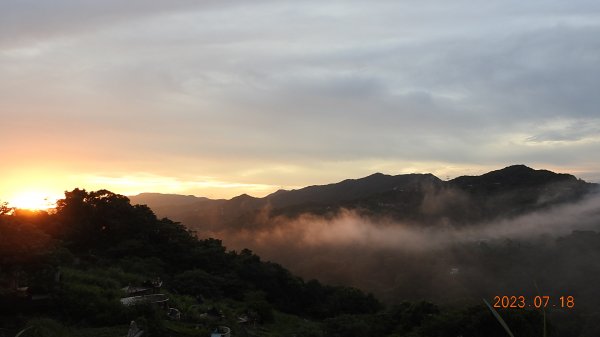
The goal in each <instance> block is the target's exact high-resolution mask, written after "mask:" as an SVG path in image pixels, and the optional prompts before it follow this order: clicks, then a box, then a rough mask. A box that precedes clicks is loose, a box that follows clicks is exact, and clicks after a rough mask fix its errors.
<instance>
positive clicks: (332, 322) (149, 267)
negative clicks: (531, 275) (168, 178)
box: [0, 189, 543, 337]
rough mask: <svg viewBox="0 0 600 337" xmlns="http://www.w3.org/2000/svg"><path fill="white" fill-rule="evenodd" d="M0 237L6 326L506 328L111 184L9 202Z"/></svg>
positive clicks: (383, 332)
mask: <svg viewBox="0 0 600 337" xmlns="http://www.w3.org/2000/svg"><path fill="white" fill-rule="evenodd" d="M0 237H1V238H2V240H1V241H0V303H1V305H0V309H1V310H2V314H1V316H0V327H1V329H0V336H11V337H12V336H15V335H17V334H19V333H20V335H19V336H22V337H25V336H125V335H127V333H128V331H131V330H130V322H131V321H132V320H133V321H135V322H136V323H135V324H136V325H137V326H138V328H140V329H141V330H143V331H144V335H146V336H208V335H209V334H210V331H213V330H214V329H215V328H218V327H219V326H227V327H229V329H231V333H232V335H233V336H309V337H310V336H375V335H378V336H403V335H412V336H433V335H436V336H455V335H456V334H457V333H460V334H462V335H463V336H480V335H481V333H482V332H485V335H487V336H503V335H504V332H503V330H502V328H501V326H500V325H499V323H498V322H497V321H496V319H495V318H494V317H493V316H492V315H491V313H490V312H489V311H488V309H487V308H485V307H484V306H483V305H475V306H466V307H439V306H437V305H435V304H432V303H428V302H412V303H410V302H404V303H401V304H398V305H395V306H392V307H384V306H383V305H382V304H381V303H380V302H379V301H378V300H377V299H375V298H374V297H373V296H372V295H367V294H365V293H363V292H361V291H360V290H357V289H354V288H348V287H342V286H327V285H323V284H321V283H320V282H318V281H315V280H311V281H305V280H303V279H301V278H299V277H296V276H294V275H292V274H291V273H290V272H288V271H287V270H286V269H285V268H283V267H282V266H280V265H278V264H275V263H271V262H266V261H262V260H261V259H260V257H258V256H257V255H255V254H253V253H252V252H251V251H250V250H247V249H245V250H241V251H231V250H230V251H228V250H227V249H226V248H225V247H224V246H223V245H222V243H221V241H220V240H217V239H212V238H207V239H197V238H196V237H195V236H194V235H193V233H192V232H190V231H189V230H188V229H186V228H185V227H184V226H182V225H181V224H178V223H175V222H173V221H171V220H169V219H158V218H157V217H156V216H155V215H154V213H153V212H152V211H151V210H150V209H149V208H148V207H147V206H140V205H131V203H130V202H129V199H128V198H126V197H124V196H122V195H118V194H114V193H111V192H109V191H106V190H101V191H97V192H87V191H85V190H79V189H75V190H73V191H70V192H66V193H65V198H64V199H62V200H60V201H59V202H58V204H57V207H56V209H53V210H50V211H49V212H31V211H25V210H14V209H11V208H10V207H7V205H5V204H4V205H3V207H2V211H1V214H0ZM148 291H149V292H151V293H152V295H149V294H147V293H144V292H148ZM136 292H138V293H136ZM140 294H141V295H140ZM133 295H137V296H133ZM148 296H149V297H148ZM136 298H137V299H136ZM140 298H141V299H143V300H140ZM151 299H154V300H151ZM158 299H160V300H158ZM151 302H155V303H154V304H151ZM131 303H135V304H131ZM502 314H503V316H504V319H505V320H507V322H508V323H509V324H510V325H511V326H512V327H513V329H514V330H515V331H519V332H521V334H522V335H528V336H533V335H540V333H541V329H542V326H543V325H542V320H541V315H540V312H539V311H535V310H522V311H514V310H513V311H504V312H502Z"/></svg>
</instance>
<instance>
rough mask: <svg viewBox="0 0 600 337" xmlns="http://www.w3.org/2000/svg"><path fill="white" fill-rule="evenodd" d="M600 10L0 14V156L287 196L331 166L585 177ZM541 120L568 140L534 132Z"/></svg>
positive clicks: (45, 8)
mask: <svg viewBox="0 0 600 337" xmlns="http://www.w3.org/2000/svg"><path fill="white" fill-rule="evenodd" d="M598 9H599V8H598V4H596V3H595V2H590V1H576V2H570V3H569V4H568V5H567V4H565V3H563V2H560V1H545V2H538V1H536V2H531V3H528V4H526V5H523V4H522V3H517V2H513V1H509V2H502V3H491V4H486V5H482V4H479V3H474V2H471V1H456V2H452V3H448V2H443V3H442V2H437V3H436V2H427V3H417V2H393V1H386V2H378V4H377V5H373V4H372V3H367V2H363V1H351V2H338V1H334V2H330V3H328V4H322V3H321V2H316V1H307V2H302V3H298V2H275V1H261V2H258V3H257V2H253V3H252V4H248V3H246V2H242V1H226V2H220V1H219V2H217V1H210V2H201V3H199V2H197V1H185V0H180V1H153V2H151V3H148V2H147V1H133V2H127V3H122V2H116V1H104V2H89V1H77V2H76V1H66V0H61V1H56V2H53V3H52V4H47V3H45V2H35V1H25V2H23V1H6V2H3V3H2V4H0V32H2V33H0V70H1V71H2V73H3V76H2V79H0V102H1V103H0V111H2V112H0V114H1V115H2V117H5V118H4V119H5V120H8V121H7V122H6V123H3V124H2V125H0V141H3V142H4V143H10V144H15V145H14V147H13V149H14V152H15V153H28V154H29V155H30V157H33V155H34V154H35V155H39V153H38V152H40V151H36V150H35V148H36V146H38V147H40V148H46V147H49V148H56V149H61V151H62V152H64V153H69V154H71V155H72V156H73V157H79V156H81V157H84V158H86V159H89V157H92V160H93V161H95V162H96V164H98V165H105V166H107V167H109V166H111V165H112V166H113V167H116V166H121V165H124V166H127V167H129V168H130V169H131V170H132V171H135V172H140V171H144V170H145V169H144V167H148V166H150V167H152V168H153V170H156V171H160V172H155V173H156V174H160V175H167V176H176V175H178V174H186V175H194V174H195V173H194V172H193V171H195V170H199V169H202V170H203V172H202V175H208V176H213V177H216V178H217V179H218V180H221V181H238V180H239V179H238V177H235V176H231V175H229V176H226V175H225V172H227V174H235V172H243V171H253V170H254V171H257V170H262V171H269V170H271V169H270V168H272V167H282V166H294V167H299V169H297V170H296V172H303V173H305V172H311V175H312V176H311V177H306V178H304V179H300V178H298V177H290V176H288V177H285V179H291V180H294V182H293V183H292V184H293V185H298V181H299V180H303V181H305V182H311V181H317V180H319V179H320V178H319V170H318V168H319V167H322V166H329V167H332V166H336V167H338V165H337V164H338V163H347V165H346V166H345V167H342V168H340V171H339V172H340V173H339V175H338V176H336V177H335V179H342V178H345V177H348V176H350V175H353V174H354V173H352V172H358V171H360V173H358V174H368V173H370V172H367V170H368V169H369V168H370V167H372V166H373V165H372V163H373V162H374V161H378V162H379V163H380V164H379V166H386V167H393V164H394V163H398V165H397V167H396V168H392V169H390V171H388V173H396V172H398V171H401V170H403V169H404V167H401V166H400V165H403V164H405V165H409V164H410V163H417V162H420V163H421V164H420V167H424V166H431V165H424V164H422V163H434V162H435V163H440V164H441V165H443V166H461V167H468V166H469V165H474V166H475V165H478V166H487V167H493V166H498V165H506V164H509V163H514V162H525V163H528V164H530V165H538V166H544V165H549V164H551V165H561V166H562V167H564V168H566V169H568V168H569V167H573V166H585V167H586V168H587V169H588V170H590V171H594V170H595V171H600V162H598V161H597V160H595V159H593V158H592V156H590V153H594V152H597V151H598V150H600V144H598V143H597V142H595V141H594V139H595V138H594V137H595V136H594V134H595V133H597V127H596V126H594V125H595V124H597V121H596V119H597V118H596V115H597V111H596V110H597V109H596V108H597V106H599V105H600V101H599V98H598V95H596V93H595V91H594V90H595V88H597V87H599V85H600V82H599V81H600V80H599V79H600V74H598V72H599V70H598V67H597V64H598V61H599V60H598V55H600V44H599V43H598V42H597V40H598V39H597V38H596V36H598V34H599V33H600V32H599V29H600V28H599V25H598V24H597V22H598V21H597V20H596V19H597V14H596V13H597V12H598ZM552 120H565V121H569V122H568V123H573V124H572V125H571V126H569V125H566V126H564V128H563V126H559V127H558V128H557V127H554V126H552V125H550V126H548V127H546V128H544V127H540V126H544V125H547V124H548V122H549V121H552ZM72 139H77V142H73V141H72ZM551 140H554V141H555V143H560V144H554V143H553V142H552V141H551ZM556 140H560V142H556ZM582 140H586V141H585V142H583V141H582ZM32 149H33V150H32ZM11 151H13V150H11ZM183 158H187V159H183ZM168 161H175V162H177V166H174V165H166V164H165V163H166V162H168ZM216 161H221V163H222V164H221V165H220V166H221V168H219V167H218V166H219V165H214V164H213V163H214V162H216ZM122 163H126V164H122ZM249 165H250V166H249ZM356 165H361V168H360V170H358V169H357V168H356ZM168 166H171V167H173V168H175V167H176V169H171V171H170V172H165V171H169V167H168ZM224 166H226V168H223V167H224ZM204 170H206V171H204ZM176 171H177V172H176ZM271 171H273V170H271ZM178 172H180V173H178ZM196 174H197V173H196ZM274 176H275V175H274ZM276 176H281V175H276ZM261 183H267V184H270V185H288V183H286V181H261Z"/></svg>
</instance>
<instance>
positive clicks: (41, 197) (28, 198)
mask: <svg viewBox="0 0 600 337" xmlns="http://www.w3.org/2000/svg"><path fill="white" fill-rule="evenodd" d="M56 200H58V198H57V197H53V196H51V195H49V194H48V193H43V192H39V191H26V192H20V193H17V194H15V195H14V196H13V197H12V198H11V199H10V200H9V201H8V205H9V206H10V207H15V208H20V209H28V210H32V211H36V210H46V209H49V208H53V207H55V206H56Z"/></svg>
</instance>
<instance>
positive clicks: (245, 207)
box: [130, 165, 597, 230]
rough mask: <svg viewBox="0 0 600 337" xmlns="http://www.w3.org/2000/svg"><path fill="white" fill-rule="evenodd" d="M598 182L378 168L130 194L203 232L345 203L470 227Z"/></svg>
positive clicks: (519, 169)
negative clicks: (348, 174)
mask: <svg viewBox="0 0 600 337" xmlns="http://www.w3.org/2000/svg"><path fill="white" fill-rule="evenodd" d="M596 187H597V185H596V184H591V183H587V182H585V181H583V180H580V179H577V178H576V177H574V176H572V175H570V174H562V173H554V172H551V171H547V170H534V169H532V168H529V167H527V166H525V165H514V166H509V167H506V168H503V169H500V170H496V171H491V172H489V173H486V174H483V175H481V176H461V177H458V178H455V179H452V180H449V181H442V180H440V179H439V178H437V177H435V176H434V175H432V174H403V175H395V176H391V175H385V174H381V173H375V174H372V175H370V176H367V177H364V178H360V179H347V180H343V181H341V182H338V183H333V184H328V185H316V186H308V187H305V188H301V189H297V190H291V191H287V190H279V191H277V192H275V193H272V194H270V195H268V196H266V197H263V198H254V197H252V196H249V195H247V194H242V195H240V196H237V197H234V198H232V199H230V200H212V199H208V198H201V197H194V196H182V195H174V194H157V193H142V194H140V195H137V196H131V197H130V199H131V202H132V203H134V204H135V203H137V204H147V205H148V206H149V207H151V208H152V209H153V210H154V211H155V212H156V213H157V215H158V216H164V217H169V218H171V219H174V220H176V221H180V222H182V223H184V224H185V225H187V226H189V227H191V228H193V229H198V230H215V229H220V228H225V227H227V228H229V227H239V226H242V227H247V226H253V225H260V224H261V222H264V221H265V220H266V219H268V218H269V217H273V216H281V215H283V216H288V217H294V216H297V215H300V214H304V213H311V214H318V215H323V216H330V215H335V214H336V213H337V212H339V210H341V209H352V210H355V211H357V212H359V213H360V214H363V215H365V216H372V217H388V218H392V219H396V220H401V221H404V222H409V223H419V224H430V225H434V224H437V223H439V222H444V223H447V222H451V223H454V224H460V225H465V224H472V223H477V222H479V221H483V220H490V219H494V218H502V217H511V216H516V215H519V214H523V213H526V212H529V211H533V210H536V209H540V208H544V207H548V206H551V205H555V204H559V203H566V202H571V201H576V200H578V199H580V198H582V197H583V196H584V195H586V194H588V193H590V192H591V191H593V190H595V189H596ZM265 216H266V217H265Z"/></svg>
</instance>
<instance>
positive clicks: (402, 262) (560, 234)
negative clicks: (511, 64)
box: [198, 194, 600, 305]
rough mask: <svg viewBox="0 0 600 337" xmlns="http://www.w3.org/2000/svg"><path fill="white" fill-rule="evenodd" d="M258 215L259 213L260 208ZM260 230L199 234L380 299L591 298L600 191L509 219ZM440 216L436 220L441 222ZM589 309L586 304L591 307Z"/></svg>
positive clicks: (313, 221)
mask: <svg viewBox="0 0 600 337" xmlns="http://www.w3.org/2000/svg"><path fill="white" fill-rule="evenodd" d="M263 215H264V214H263ZM265 219H267V220H264V219H263V220H261V222H262V225H261V226H251V227H247V228H239V227H237V228H235V229H233V228H232V229H224V230H219V231H210V232H208V231H205V232H203V231H198V234H199V235H200V236H212V237H217V238H220V239H222V240H223V241H224V243H225V245H226V246H227V247H228V248H230V249H237V250H240V249H243V248H250V249H251V250H253V251H255V252H256V253H258V254H259V255H260V256H262V257H263V258H264V259H267V260H271V261H274V262H278V263H280V264H282V265H284V266H285V267H287V268H289V269H290V270H292V271H293V272H295V273H298V274H299V275H301V276H303V277H305V278H317V279H319V280H321V281H324V282H329V283H337V284H346V285H353V286H356V287H359V288H362V289H365V290H368V291H372V292H374V293H375V294H376V295H378V296H379V297H380V298H381V299H382V300H384V301H388V302H397V301H401V300H404V299H431V300H435V301H448V302H453V301H463V300H467V301H468V300H469V299H472V298H474V299H477V300H479V299H480V298H481V297H482V296H488V297H490V296H492V297H493V296H494V295H511V294H524V295H525V294H532V293H534V292H536V290H535V284H537V285H539V287H540V290H541V291H542V292H544V291H547V292H551V293H556V294H558V293H564V294H565V295H575V293H577V294H579V295H585V296H592V295H593V296H596V297H595V298H600V296H598V295H600V292H598V290H595V289H594V287H593V286H592V285H593V284H598V282H599V281H600V267H599V266H598V264H597V261H599V260H600V234H598V233H596V232H594V231H595V230H600V195H598V194H592V195H590V196H588V197H586V198H584V199H582V200H580V201H579V202H577V203H571V204H563V205H560V206H555V207H552V208H548V209H545V210H542V211H536V212H532V213H528V214H525V215H520V216H517V217H513V218H502V219H497V220H494V221H488V222H485V223H479V224H470V225H461V226H454V225H453V224H452V223H450V222H449V221H439V222H438V223H435V224H427V223H422V224H418V223H417V224H415V223H399V222H397V221H393V220H391V219H373V218H370V217H367V216H363V215H360V214H359V213H358V212H356V211H353V210H348V209H342V210H340V211H339V212H338V213H337V215H336V216H334V217H323V216H317V215H314V214H302V215H300V216H297V217H294V218H289V217H286V216H277V217H265ZM442 220H443V219H442ZM590 305H592V304H591V303H590Z"/></svg>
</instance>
